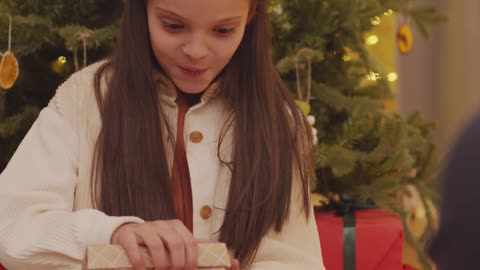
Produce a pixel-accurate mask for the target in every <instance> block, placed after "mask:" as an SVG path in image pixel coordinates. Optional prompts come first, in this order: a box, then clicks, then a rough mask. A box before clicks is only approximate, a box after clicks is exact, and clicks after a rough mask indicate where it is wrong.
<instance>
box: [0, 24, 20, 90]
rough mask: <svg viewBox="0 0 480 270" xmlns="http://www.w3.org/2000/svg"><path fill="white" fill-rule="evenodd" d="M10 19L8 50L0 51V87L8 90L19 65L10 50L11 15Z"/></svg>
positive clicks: (14, 78)
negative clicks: (0, 57) (0, 58)
mask: <svg viewBox="0 0 480 270" xmlns="http://www.w3.org/2000/svg"><path fill="white" fill-rule="evenodd" d="M8 17H9V19H10V26H9V31H8V50H7V51H6V52H5V53H0V55H1V56H2V60H1V62H0V87H1V88H3V89H5V90H8V89H10V88H12V86H13V84H14V83H15V81H16V80H17V78H18V74H19V71H20V69H19V66H18V61H17V58H16V57H15V55H14V54H13V53H12V52H11V41H12V17H11V16H8Z"/></svg>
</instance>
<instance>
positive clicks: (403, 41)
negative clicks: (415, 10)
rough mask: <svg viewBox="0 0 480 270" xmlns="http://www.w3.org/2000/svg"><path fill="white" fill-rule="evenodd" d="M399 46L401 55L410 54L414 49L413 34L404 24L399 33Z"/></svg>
mask: <svg viewBox="0 0 480 270" xmlns="http://www.w3.org/2000/svg"><path fill="white" fill-rule="evenodd" d="M397 44H398V49H399V50H400V53H402V54H408V53H409V52H410V51H411V50H412V48H413V34H412V31H411V30H410V27H409V26H408V25H407V24H402V25H401V26H400V28H399V29H398V32H397Z"/></svg>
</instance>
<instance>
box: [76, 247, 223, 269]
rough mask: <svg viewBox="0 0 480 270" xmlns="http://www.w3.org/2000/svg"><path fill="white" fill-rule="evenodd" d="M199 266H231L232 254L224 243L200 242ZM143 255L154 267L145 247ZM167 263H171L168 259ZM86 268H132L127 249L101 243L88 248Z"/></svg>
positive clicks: (146, 262)
mask: <svg viewBox="0 0 480 270" xmlns="http://www.w3.org/2000/svg"><path fill="white" fill-rule="evenodd" d="M197 252H198V257H197V268H209V269H212V268H218V269H224V268H230V267H231V262H230V256H229V254H228V250H227V247H226V245H225V244H224V243H200V244H198V250H197ZM141 255H142V257H143V259H144V261H145V264H146V266H147V268H148V269H152V268H153V264H152V258H151V257H150V255H149V254H148V251H147V250H146V249H145V248H141ZM167 265H170V263H169V262H168V261H167ZM84 269H88V270H99V269H132V265H131V264H130V262H129V260H128V257H127V254H126V253H125V250H124V249H123V248H122V247H121V246H118V245H99V246H90V247H88V248H87V255H86V258H85V263H84Z"/></svg>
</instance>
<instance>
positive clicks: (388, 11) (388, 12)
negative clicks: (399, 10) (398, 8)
mask: <svg viewBox="0 0 480 270" xmlns="http://www.w3.org/2000/svg"><path fill="white" fill-rule="evenodd" d="M384 14H385V16H390V15H392V14H393V10H391V9H389V10H387V11H385V13H384Z"/></svg>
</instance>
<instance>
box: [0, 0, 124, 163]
mask: <svg viewBox="0 0 480 270" xmlns="http://www.w3.org/2000/svg"><path fill="white" fill-rule="evenodd" d="M122 8H123V2H122V1H106V0H98V1H93V0H88V1H74V0H68V1H64V0H49V1H42V2H41V3H40V2H38V1H18V0H4V1H1V2H0V52H2V53H3V52H5V51H7V50H8V43H11V44H10V50H11V52H12V53H13V55H15V56H16V57H17V58H18V59H19V62H20V76H19V78H18V80H17V81H16V83H15V85H14V86H13V87H12V88H9V89H8V90H6V89H2V88H0V171H2V170H3V168H4V167H5V165H6V163H7V162H8V160H9V158H10V157H11V155H12V154H13V152H14V151H15V149H16V148H17V147H18V144H19V143H20V141H21V140H22V139H23V137H24V135H25V133H26V132H27V130H28V129H29V127H30V126H31V124H32V123H33V121H34V120H35V118H36V117H37V115H38V113H39V111H40V108H42V107H44V106H46V105H47V103H48V100H49V99H50V98H51V97H52V95H53V93H54V91H55V89H56V88H57V87H58V85H59V84H60V83H61V82H62V81H63V80H64V79H65V78H66V77H67V76H69V75H70V74H71V73H72V72H74V71H75V70H78V69H80V68H81V67H83V66H85V65H87V64H88V63H91V62H93V61H96V60H98V59H100V58H103V57H105V56H107V55H108V54H109V53H110V51H111V48H112V45H113V42H114V39H115V36H116V33H117V30H116V29H117V28H118V22H119V17H120V15H121V12H122ZM9 16H11V21H12V24H11V26H12V27H11V40H10V42H9V25H10V18H9Z"/></svg>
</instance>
